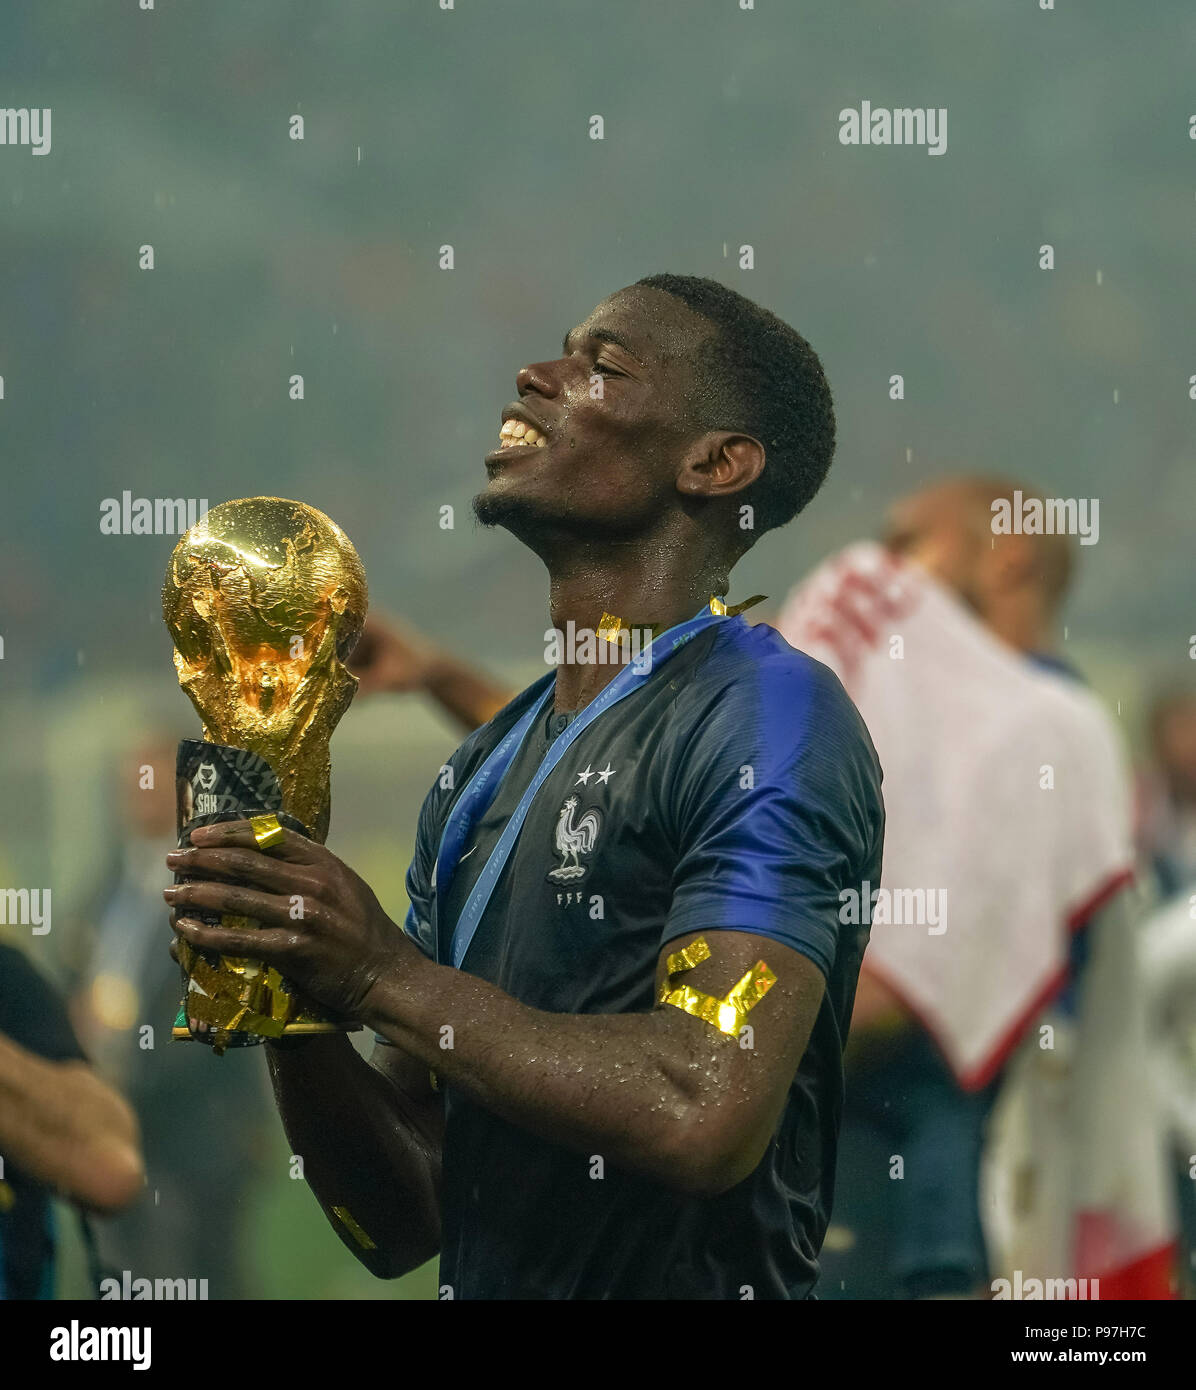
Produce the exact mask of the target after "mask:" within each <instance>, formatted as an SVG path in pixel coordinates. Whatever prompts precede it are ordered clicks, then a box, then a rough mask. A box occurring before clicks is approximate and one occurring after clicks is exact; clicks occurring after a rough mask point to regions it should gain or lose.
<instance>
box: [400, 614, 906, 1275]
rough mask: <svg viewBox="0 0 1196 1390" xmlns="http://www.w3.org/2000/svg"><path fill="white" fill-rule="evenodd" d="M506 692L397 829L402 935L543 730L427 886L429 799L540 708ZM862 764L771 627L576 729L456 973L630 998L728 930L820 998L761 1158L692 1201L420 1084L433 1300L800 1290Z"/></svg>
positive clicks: (431, 844) (490, 829)
mask: <svg viewBox="0 0 1196 1390" xmlns="http://www.w3.org/2000/svg"><path fill="white" fill-rule="evenodd" d="M541 690H542V685H541V686H538V687H533V688H531V689H530V690H529V691H524V692H523V694H521V695H519V696H517V697H516V698H515V700H513V701H512V703H511V704H510V705H508V706H507V707H506V709H504V710H502V711H500V713H499V714H498V715H496V716H495V718H494V719H493V720H491V722H490V723H489V724H487V725H485V726H484V727H483V728H481V729H479V730H477V731H476V732H475V733H474V734H472V735H471V736H470V737H469V738H468V739H466V741H465V742H464V743H463V744H462V745H461V747H460V748H459V749H458V750H457V752H456V753H455V754H454V755H453V757H452V758H451V759H450V762H449V765H448V766H449V767H450V768H451V775H442V777H441V778H440V779H438V782H437V785H436V786H435V787H434V788H433V790H432V791H431V792H430V793H429V795H428V797H427V799H426V801H425V802H424V806H423V809H422V811H421V813H420V819H419V829H418V833H417V837H416V847H415V854H414V859H413V862H412V865H411V868H410V871H409V873H408V877H407V888H408V893H409V895H410V898H411V904H412V908H411V911H410V913H409V914H408V918H407V931H408V933H409V934H410V935H411V936H412V937H413V938H414V939H415V940H416V941H417V942H418V944H419V945H420V946H421V948H422V949H423V950H424V951H425V953H426V954H428V955H429V956H432V957H434V958H435V959H438V960H440V961H442V962H446V961H449V960H450V959H451V950H450V944H451V938H452V933H453V927H454V925H455V923H456V921H457V918H458V915H459V914H460V911H461V908H462V906H463V904H464V903H465V901H466V899H467V897H468V895H469V892H470V890H471V889H472V887H473V884H474V882H475V881H476V879H477V877H478V875H479V873H480V872H481V869H482V866H483V865H484V864H485V862H486V860H487V858H488V856H489V854H490V852H491V850H492V849H493V848H494V844H495V842H496V841H497V839H498V836H499V834H500V833H501V831H502V829H503V827H504V825H505V824H506V822H507V820H508V819H509V818H510V816H511V814H512V812H513V810H514V808H515V806H516V804H517V802H518V800H519V798H520V796H521V794H522V793H523V791H524V789H525V788H526V787H527V785H528V783H529V782H530V780H531V778H532V776H533V774H534V773H535V771H536V769H537V767H538V766H539V764H540V762H541V760H542V759H543V756H544V754H545V753H546V752H547V750H548V748H549V746H550V745H551V743H552V742H553V741H554V739H555V738H556V736H557V735H558V734H559V733H560V731H561V728H562V727H563V726H564V719H565V716H562V715H559V714H553V713H552V712H548V713H546V714H545V715H544V716H543V717H542V718H541V719H539V720H538V721H537V722H536V723H534V724H533V725H532V727H531V729H530V731H529V732H528V734H527V736H526V737H525V739H524V742H523V745H522V746H521V748H520V750H519V752H518V753H517V754H516V756H515V759H514V761H513V762H512V763H511V766H510V767H509V769H508V771H507V774H506V776H505V777H504V779H503V781H502V784H501V786H500V787H499V790H498V792H497V794H496V796H495V798H494V800H493V802H492V803H491V805H490V807H489V809H488V810H487V811H486V812H485V813H484V814H483V815H482V816H481V818H480V819H479V820H478V822H477V824H476V825H475V826H474V828H473V831H472V832H471V834H470V836H469V838H468V839H467V841H466V846H465V848H464V849H463V851H462V854H461V856H460V859H459V861H458V866H457V869H456V871H455V873H454V874H453V876H452V880H451V884H450V887H449V890H448V892H447V894H446V893H442V892H438V891H437V890H436V885H435V869H434V866H435V863H436V855H437V850H438V848H439V845H440V841H441V834H442V832H443V829H444V824H445V820H446V818H447V816H448V813H449V810H450V808H451V807H452V805H453V802H454V800H455V799H456V797H457V796H459V795H460V793H461V790H462V789H463V788H464V787H465V785H466V784H467V782H468V781H469V779H470V777H471V776H472V774H473V773H474V772H475V771H476V770H477V768H478V767H479V766H480V765H481V763H482V762H483V761H484V760H485V758H486V757H487V755H488V754H489V753H490V751H491V750H492V749H493V748H494V747H495V745H496V744H497V743H498V742H499V741H500V740H501V739H502V737H503V736H504V735H505V734H506V733H507V732H508V731H509V730H510V729H511V728H512V726H513V725H514V724H515V723H517V722H518V720H519V719H520V718H521V717H522V716H523V715H524V714H525V713H526V712H527V710H528V708H529V706H530V705H531V703H532V702H533V701H534V700H535V699H538V698H539V692H540V691H541ZM880 778H881V774H880V767H879V764H878V762H877V759H876V754H875V751H874V750H873V748H872V744H871V741H870V739H869V737H868V734H867V731H866V729H865V727H864V724H863V721H862V720H861V719H860V717H859V715H858V713H857V712H856V709H855V707H854V705H853V704H852V703H851V701H850V700H849V699H848V697H847V695H846V693H845V692H844V690H843V688H842V686H841V685H840V684H839V681H838V679H837V678H836V677H835V675H834V674H833V673H832V672H831V671H830V670H829V669H828V668H827V667H825V666H823V665H821V664H820V663H818V662H816V661H813V660H812V659H811V658H809V657H807V656H804V655H802V654H801V653H800V652H796V651H794V650H793V648H792V647H790V646H789V645H788V643H787V642H785V640H784V639H783V638H782V637H781V636H780V635H779V634H778V633H777V632H776V631H775V630H774V629H772V628H771V627H767V626H764V625H756V626H749V625H748V624H747V623H745V622H744V621H743V619H742V618H733V619H726V620H724V621H721V622H719V623H717V624H715V625H713V626H712V627H709V628H707V629H705V630H703V631H701V632H700V633H699V634H698V635H697V636H695V637H694V638H693V639H692V640H691V641H690V642H689V643H688V644H687V645H686V646H684V647H683V648H681V649H680V650H679V651H678V652H677V653H676V655H674V656H673V657H672V658H671V659H670V660H668V661H667V662H664V663H663V664H661V665H659V666H658V667H657V668H656V669H654V670H653V671H652V672H651V674H650V675H649V676H648V677H647V678H646V679H645V680H644V681H643V682H642V683H641V684H640V685H639V687H638V688H637V689H636V690H635V691H634V693H632V694H631V695H629V696H627V698H626V699H624V700H622V701H621V702H620V703H618V704H616V705H614V706H612V707H611V708H610V709H608V710H606V711H604V712H603V713H602V714H601V715H599V717H598V718H597V719H595V720H594V722H593V723H592V724H591V725H590V726H589V727H588V728H586V729H585V730H584V731H583V732H582V733H581V735H580V736H579V737H578V738H577V740H576V742H574V743H573V744H572V746H571V747H570V748H569V749H568V751H567V752H566V753H565V755H564V757H563V758H562V759H561V761H560V762H559V763H558V765H557V766H556V768H555V769H554V770H553V772H552V773H551V774H550V775H549V777H548V778H547V780H546V781H545V782H544V784H543V786H541V787H540V789H539V791H538V792H537V794H536V796H535V799H534V801H533V802H532V805H531V809H530V811H529V812H528V816H527V820H526V821H525V823H524V825H523V828H522V831H521V833H520V836H519V839H518V841H517V842H516V844H515V847H514V849H513V850H512V853H511V856H510V858H509V860H508V861H507V864H506V867H505V869H504V870H503V873H502V876H501V878H500V879H499V881H498V883H497V885H496V887H495V889H494V892H493V895H492V897H491V898H490V901H489V904H488V906H487V908H486V911H485V913H484V915H483V916H482V918H481V921H480V923H479V925H478V929H477V932H476V934H475V936H474V937H473V940H472V943H471V944H470V946H469V949H468V951H467V953H466V955H465V957H464V960H463V962H462V966H461V968H462V969H464V970H467V971H468V972H469V973H471V974H473V975H476V976H479V977H480V978H482V979H485V980H489V981H490V982H491V983H493V984H495V985H496V986H498V987H499V988H500V989H502V990H504V991H505V992H506V993H507V994H509V995H512V996H513V997H514V998H516V999H519V1000H521V1001H522V1002H523V1003H525V1004H527V1005H529V1006H530V1007H533V1008H536V1009H544V1010H549V1011H553V1012H560V1013H571V1014H586V1013H638V1012H646V1011H649V1010H651V1009H652V1008H653V1007H654V1005H655V998H654V981H655V971H656V962H657V957H658V955H659V953H660V950H661V947H662V946H663V945H664V944H666V943H667V942H670V941H672V940H674V938H677V937H682V936H691V935H693V934H696V933H699V932H701V933H704V934H705V935H706V936H707V938H708V939H709V941H710V943H711V946H712V949H713V951H714V952H715V954H717V951H718V944H717V939H716V934H717V933H718V932H721V931H747V932H753V933H756V934H758V935H760V936H765V937H771V938H773V939H775V940H777V941H780V942H783V943H784V944H785V945H786V946H789V947H792V948H793V949H794V950H796V951H800V952H801V953H802V954H803V955H805V956H808V957H809V958H810V959H811V960H812V961H813V962H814V963H815V964H816V965H817V966H818V968H819V970H820V971H821V972H822V974H823V975H824V976H825V978H826V993H825V996H824V999H823V1002H822V1005H821V1007H820V1010H819V1013H818V1017H817V1021H816V1022H815V1025H814V1029H813V1032H812V1034H811V1037H810V1041H809V1045H808V1046H807V1048H806V1053H805V1056H804V1058H803V1059H802V1062H801V1065H800V1067H799V1069H798V1071H797V1074H796V1075H795V1077H794V1078H793V1083H792V1086H791V1089H790V1094H789V1100H788V1104H787V1106H786V1109H785V1111H784V1114H783V1117H782V1119H781V1121H780V1123H779V1125H778V1129H777V1132H776V1135H775V1136H774V1140H773V1143H772V1145H771V1146H770V1148H769V1150H768V1152H767V1154H766V1155H765V1157H764V1158H763V1159H762V1161H761V1162H760V1164H759V1166H758V1167H757V1168H756V1170H755V1171H754V1172H753V1173H752V1174H751V1176H750V1177H748V1178H746V1179H745V1180H744V1181H743V1182H741V1183H739V1184H738V1185H737V1186H735V1187H734V1188H732V1189H731V1190H730V1191H728V1192H726V1193H723V1194H721V1195H719V1196H716V1197H694V1196H687V1195H685V1194H682V1193H680V1192H677V1191H674V1190H671V1189H670V1188H669V1187H668V1186H667V1185H665V1184H662V1183H660V1182H657V1181H654V1180H652V1179H649V1178H646V1177H643V1176H641V1175H639V1174H635V1173H631V1172H628V1171H626V1170H621V1169H617V1168H615V1167H613V1166H612V1165H609V1164H607V1165H606V1167H605V1174H604V1176H603V1177H602V1178H601V1180H595V1179H594V1178H593V1177H592V1176H591V1165H590V1161H589V1158H588V1157H587V1156H586V1155H583V1154H581V1153H578V1152H574V1151H572V1150H569V1149H565V1148H563V1147H560V1146H558V1145H556V1144H554V1143H552V1142H550V1141H548V1140H546V1139H543V1138H540V1137H538V1136H536V1135H534V1134H532V1133H530V1132H529V1131H526V1130H523V1129H520V1128H519V1127H517V1126H515V1125H513V1124H510V1123H509V1122H507V1121H505V1120H503V1119H500V1118H499V1117H498V1116H497V1115H494V1114H492V1113H490V1112H489V1111H487V1110H486V1109H484V1108H483V1107H481V1106H480V1105H478V1104H477V1103H475V1102H474V1101H473V1100H471V1099H470V1098H469V1097H468V1096H467V1095H465V1094H463V1093H462V1092H461V1091H460V1090H458V1089H456V1088H454V1087H452V1086H447V1087H446V1088H445V1096H444V1100H445V1114H446V1129H445V1139H444V1171H443V1188H442V1215H443V1244H442V1249H441V1283H442V1285H448V1286H449V1287H450V1288H451V1289H452V1291H453V1296H454V1297H456V1298H736V1299H738V1298H743V1297H755V1298H803V1297H805V1296H807V1295H808V1293H809V1292H810V1290H811V1288H812V1287H813V1285H814V1282H815V1279H816V1277H817V1272H818V1265H817V1254H818V1249H819V1246H820V1245H821V1242H822V1237H823V1233H824V1231H825V1229H826V1225H827V1221H828V1219H829V1215H830V1204H831V1194H832V1188H833V1181H834V1158H835V1144H836V1136H837V1131H838V1124H839V1115H840V1111H841V1108H842V1100H843V1071H842V1051H843V1044H844V1041H845V1039H846V1036H847V1028H848V1023H849V1021H850V1017H851V1008H852V1001H853V999H854V996H855V987H856V978H857V974H858V971H859V965H860V959H861V956H862V955H863V951H864V947H865V945H866V944H867V934H866V932H867V929H866V928H865V929H863V930H862V931H861V929H860V928H859V927H857V926H854V925H852V926H850V927H845V926H842V925H841V924H840V921H839V914H840V909H841V907H842V900H841V897H840V894H841V892H842V891H843V890H844V889H853V890H854V891H855V892H857V893H858V892H859V891H860V887H861V884H862V883H863V882H865V881H867V882H870V883H876V882H879V880H880V867H881V843H882V836H883V824H884V812H883V806H882V802H881V793H880Z"/></svg>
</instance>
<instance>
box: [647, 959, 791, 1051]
mask: <svg viewBox="0 0 1196 1390" xmlns="http://www.w3.org/2000/svg"><path fill="white" fill-rule="evenodd" d="M709 958H710V947H709V945H708V944H707V942H706V938H705V937H704V936H699V937H698V939H697V940H696V941H691V942H690V943H689V945H688V946H686V947H684V948H683V949H682V950H680V951H675V952H674V953H673V954H672V955H671V956H669V958H668V959H667V960H666V961H665V972H666V979H665V982H664V984H663V985H662V986H661V989H660V1002H661V1003H662V1004H672V1006H673V1007H674V1008H675V1009H682V1010H684V1011H685V1012H686V1013H687V1014H692V1015H693V1016H694V1017H695V1018H700V1019H702V1021H703V1022H705V1023H709V1024H710V1025H711V1026H712V1027H714V1028H717V1029H718V1031H719V1032H720V1033H725V1034H726V1035H727V1037H729V1038H734V1037H738V1035H739V1030H740V1028H742V1027H743V1020H744V1017H745V1016H746V1015H747V1014H748V1013H749V1012H750V1011H751V1010H752V1009H754V1008H755V1007H756V1005H757V1004H758V1003H759V1002H760V1000H761V999H763V998H764V996H765V995H766V994H767V993H768V991H769V990H770V989H771V988H772V987H773V985H775V984H776V982H777V977H776V975H774V974H773V972H772V971H771V970H770V969H769V968H768V966H767V965H765V964H764V962H763V961H762V960H758V961H757V962H756V963H755V965H753V966H752V968H751V969H750V970H749V971H748V973H747V974H746V975H745V976H744V977H743V979H742V980H740V981H739V982H738V983H737V984H736V985H734V986H733V987H732V988H731V990H730V991H729V992H728V993H727V994H726V995H725V996H724V998H722V999H716V998H715V997H714V995H713V994H699V993H698V991H697V990H696V989H690V987H689V986H688V985H674V984H673V976H674V975H679V974H680V973H681V972H682V971H683V970H692V969H693V968H694V966H695V965H700V964H701V963H702V962H703V961H704V960H709Z"/></svg>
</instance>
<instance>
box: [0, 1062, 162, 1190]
mask: <svg viewBox="0 0 1196 1390" xmlns="http://www.w3.org/2000/svg"><path fill="white" fill-rule="evenodd" d="M0 1155H3V1156H4V1157H6V1158H8V1159H10V1160H11V1161H12V1162H14V1163H16V1164H19V1165H20V1167H22V1168H23V1169H24V1170H25V1171H26V1172H27V1173H29V1174H30V1175H32V1176H33V1177H35V1178H37V1179H39V1180H40V1181H42V1182H44V1183H47V1184H49V1185H50V1186H52V1187H55V1188H57V1189H58V1190H59V1191H61V1192H62V1193H63V1194H64V1195H65V1196H67V1197H70V1198H72V1199H74V1200H75V1201H77V1202H80V1203H81V1204H82V1205H84V1206H87V1207H92V1208H94V1209H96V1210H98V1211H119V1210H120V1209H121V1208H122V1207H125V1206H127V1205H128V1204H129V1202H131V1201H133V1199H134V1198H135V1197H136V1196H137V1194H138V1192H139V1191H140V1190H141V1188H142V1186H143V1184H144V1181H145V1175H144V1171H143V1168H142V1164H141V1152H140V1145H139V1140H138V1130H137V1121H136V1118H135V1117H134V1115H133V1112H132V1110H131V1109H130V1107H129V1106H128V1104H127V1103H126V1102H125V1101H124V1100H123V1099H122V1098H121V1097H120V1096H119V1095H118V1094H117V1093H116V1092H115V1091H114V1090H112V1088H111V1087H110V1086H108V1085H106V1084H105V1083H104V1082H103V1081H101V1080H100V1078H99V1077H98V1076H96V1074H95V1073H94V1072H93V1071H92V1070H91V1068H90V1067H88V1066H87V1065H86V1063H83V1062H77V1061H68V1062H51V1061H47V1060H46V1059H45V1058H44V1057H38V1056H37V1055H36V1054H34V1053H32V1052H29V1051H28V1050H27V1049H26V1048H23V1047H21V1046H19V1045H18V1044H17V1043H14V1042H13V1041H12V1040H11V1039H10V1038H7V1037H4V1036H3V1035H0Z"/></svg>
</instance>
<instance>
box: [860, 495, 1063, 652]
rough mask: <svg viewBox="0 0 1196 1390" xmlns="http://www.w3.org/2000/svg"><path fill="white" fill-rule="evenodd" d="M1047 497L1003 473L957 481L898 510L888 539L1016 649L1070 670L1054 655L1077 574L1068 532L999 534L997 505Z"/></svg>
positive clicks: (888, 525)
mask: <svg viewBox="0 0 1196 1390" xmlns="http://www.w3.org/2000/svg"><path fill="white" fill-rule="evenodd" d="M1015 493H1017V494H1020V497H1021V498H1022V499H1032V500H1037V501H1040V502H1041V501H1043V500H1044V499H1043V498H1042V497H1041V496H1040V494H1038V493H1036V492H1035V491H1034V489H1033V488H1028V487H1026V486H1025V485H1024V484H1019V483H1013V482H1010V481H1009V480H1008V479H1005V478H997V477H965V478H951V479H948V480H947V481H945V482H940V483H934V484H932V485H931V486H929V487H926V488H923V489H922V490H921V491H920V492H915V493H912V494H911V495H910V496H909V497H905V498H903V499H902V500H901V501H900V502H898V503H896V505H895V506H894V507H893V508H892V510H891V511H890V513H889V516H888V520H887V523H886V526H885V532H884V541H885V544H886V545H887V547H888V548H889V550H890V551H892V553H893V554H894V555H900V556H903V557H904V558H905V559H907V560H910V561H912V562H913V563H914V564H917V565H920V566H921V567H922V569H924V570H926V572H927V573H928V574H932V575H934V577H935V578H936V579H939V580H941V581H942V583H944V584H946V586H947V587H948V588H949V589H951V590H953V591H954V593H955V594H956V595H957V596H958V597H959V598H961V599H963V601H964V602H965V603H966V604H967V605H968V606H969V607H970V608H971V609H972V610H973V612H974V613H975V614H976V616H977V617H978V618H979V619H980V621H981V622H982V623H983V624H984V626H985V627H986V628H988V630H989V631H990V632H991V633H993V634H994V635H995V636H997V637H999V638H1000V639H1001V640H1002V641H1003V642H1006V643H1008V644H1009V646H1011V647H1014V648H1015V649H1016V650H1017V651H1019V652H1023V653H1025V655H1027V656H1030V657H1033V658H1034V659H1036V660H1040V661H1044V662H1045V663H1046V664H1047V665H1049V666H1051V667H1054V668H1056V669H1061V670H1064V671H1068V672H1069V673H1070V667H1067V666H1066V665H1065V664H1064V663H1063V662H1061V661H1059V660H1058V659H1057V658H1056V657H1054V656H1052V655H1050V651H1051V649H1052V648H1053V647H1054V645H1055V641H1056V633H1055V627H1056V620H1057V617H1058V614H1059V609H1060V606H1061V605H1062V602H1063V599H1064V596H1065V595H1066V593H1067V590H1068V587H1069V585H1070V584H1071V578H1072V541H1071V539H1070V537H1068V536H1065V535H1026V534H1024V533H1023V534H1020V535H1019V534H1010V535H994V533H993V503H994V502H997V501H1007V502H1009V504H1010V505H1011V506H1013V505H1015V503H1014V494H1015Z"/></svg>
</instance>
